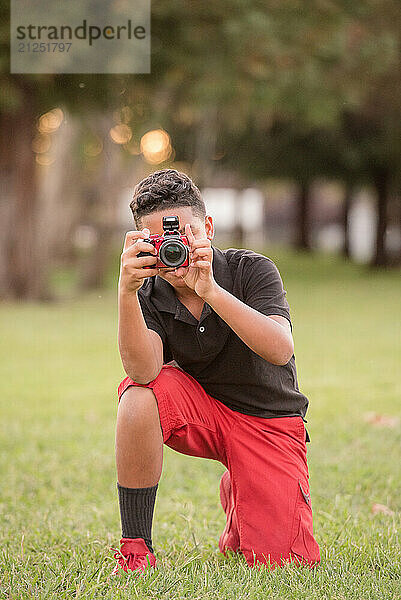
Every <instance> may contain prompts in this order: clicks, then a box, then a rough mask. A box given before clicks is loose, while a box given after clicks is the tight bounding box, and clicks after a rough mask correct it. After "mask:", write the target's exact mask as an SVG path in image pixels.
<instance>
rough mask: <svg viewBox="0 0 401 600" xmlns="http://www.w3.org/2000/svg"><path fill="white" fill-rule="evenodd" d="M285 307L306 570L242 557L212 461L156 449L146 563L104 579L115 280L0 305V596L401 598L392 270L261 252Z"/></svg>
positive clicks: (398, 284)
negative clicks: (301, 409) (303, 435)
mask: <svg viewBox="0 0 401 600" xmlns="http://www.w3.org/2000/svg"><path fill="white" fill-rule="evenodd" d="M265 253H266V255H267V256H270V257H271V258H273V260H274V261H275V262H276V264H277V266H278V268H279V270H280V273H281V275H282V278H283V281H284V287H285V289H286V290H287V298H288V301H289V303H290V306H291V315H292V320H293V335H294V341H295V357H296V364H297V369H298V379H299V384H300V389H301V391H302V392H303V393H304V394H306V395H307V396H308V398H309V400H310V406H309V411H308V414H307V417H306V418H307V420H308V423H307V428H308V431H309V434H310V437H311V443H310V444H308V445H307V447H308V460H309V471H310V486H311V495H312V504H313V510H314V529H315V535H316V539H317V541H318V542H319V544H320V548H321V555H322V562H321V565H320V566H319V567H318V568H317V569H316V570H314V571H310V570H309V569H308V568H296V567H286V568H282V569H276V570H275V571H272V572H270V571H268V570H267V569H262V570H261V571H258V570H254V569H250V568H249V567H248V566H247V565H246V563H245V560H244V559H243V558H242V557H241V556H238V555H231V556H230V557H228V558H225V557H224V556H223V555H221V554H220V553H219V552H218V547H217V544H218V539H219V536H220V533H221V530H222V529H223V527H224V523H225V516H224V513H223V510H222V508H221V506H220V503H219V480H220V476H221V474H222V473H223V471H224V467H223V465H221V464H219V463H217V462H214V461H207V460H205V459H199V458H193V457H188V456H184V455H180V454H178V453H176V452H174V451H173V450H170V449H169V448H167V447H165V453H164V457H165V459H164V467H163V474H162V478H161V481H160V484H159V491H158V496H157V500H156V507H155V517H154V525H153V542H154V547H155V552H156V555H157V559H158V568H157V570H156V571H154V572H152V573H151V574H150V575H149V576H147V577H142V578H141V579H138V580H135V579H134V578H132V577H131V576H125V575H124V576H123V577H122V578H121V579H120V581H119V582H116V581H112V580H110V579H109V573H110V571H111V570H112V568H113V566H114V562H115V560H114V558H113V552H112V551H111V550H110V546H113V547H117V545H118V540H119V538H120V534H121V531H120V518H119V510H118V502H117V488H116V470H115V462H114V427H115V419H116V410H117V394H116V389H117V385H118V383H119V382H120V380H121V379H122V378H123V377H124V372H123V370H122V367H121V364H120V359H119V355H118V350H117V332H116V323H117V309H116V289H115V286H114V289H111V290H107V291H105V292H97V293H91V294H88V295H86V296H85V297H83V298H79V299H75V300H74V299H70V300H68V301H65V302H62V301H60V302H57V303H54V304H48V305H39V304H32V303H31V304H14V303H2V304H0V328H1V332H2V335H1V342H0V365H1V366H0V369H1V378H0V389H1V394H0V410H1V413H0V415H1V419H0V432H1V442H0V443H1V455H0V486H1V494H0V537H1V544H0V598H4V599H5V598H7V599H9V600H11V599H13V600H14V599H22V598H24V599H25V598H41V599H42V598H57V599H59V598H60V599H62V598H78V597H79V598H94V599H95V598H96V599H97V598H110V599H113V600H114V599H119V598H141V599H145V598H158V599H171V598H190V599H191V600H195V599H198V598H199V599H206V598H207V599H209V598H210V599H212V598H213V599H215V598H221V599H231V598H241V599H246V598H252V599H259V598H260V599H261V598H263V599H270V598H272V599H273V598H274V599H280V600H284V599H308V600H310V599H314V598H318V599H322V600H323V599H325V600H343V599H355V600H367V599H374V600H379V599H386V600H389V599H399V598H401V543H400V531H401V522H400V515H401V460H400V458H401V456H400V455H401V452H400V450H401V382H400V365H401V278H400V272H399V271H398V272H396V271H393V272H391V271H389V272H375V271H369V270H367V269H366V268H364V267H362V266H358V265H347V264H344V263H343V262H342V261H341V260H340V259H338V258H334V257H331V256H330V255H323V256H320V257H318V258H315V259H312V258H311V257H309V256H308V255H302V254H298V255H294V254H292V253H291V252H287V251H283V250H281V249H279V248H277V250H270V251H269V250H267V251H266V252H265Z"/></svg>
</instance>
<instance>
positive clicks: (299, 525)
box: [290, 480, 320, 566]
mask: <svg viewBox="0 0 401 600" xmlns="http://www.w3.org/2000/svg"><path fill="white" fill-rule="evenodd" d="M291 539H292V542H291V550H290V552H291V554H293V555H294V559H295V561H296V562H297V563H300V564H308V565H310V566H313V565H314V564H316V563H318V562H320V550H319V545H318V543H317V542H316V540H315V538H314V537H313V521H312V505H311V499H310V493H309V486H308V484H307V483H306V482H302V481H301V480H298V489H297V500H296V503H295V516H294V524H293V530H292V537H291Z"/></svg>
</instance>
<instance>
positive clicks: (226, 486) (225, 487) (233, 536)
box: [219, 471, 240, 554]
mask: <svg viewBox="0 0 401 600" xmlns="http://www.w3.org/2000/svg"><path fill="white" fill-rule="evenodd" d="M220 501H221V505H222V507H223V510H224V512H225V513H226V515H227V523H226V526H225V528H224V531H223V533H222V534H221V536H220V540H219V550H220V552H222V553H223V554H226V550H232V551H233V552H238V550H239V546H240V541H239V533H238V522H237V515H236V513H235V508H234V496H233V492H232V488H231V478H230V473H229V472H228V471H225V472H224V473H223V475H222V477H221V480H220Z"/></svg>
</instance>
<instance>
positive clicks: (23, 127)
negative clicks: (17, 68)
mask: <svg viewBox="0 0 401 600" xmlns="http://www.w3.org/2000/svg"><path fill="white" fill-rule="evenodd" d="M18 84H19V88H20V93H21V105H20V108H19V110H18V111H17V112H16V113H15V114H13V115H12V116H10V118H9V129H8V130H9V132H10V137H11V142H12V143H11V145H10V151H9V160H10V161H13V164H12V166H11V170H12V178H11V184H12V190H11V193H12V197H11V199H12V200H13V209H12V217H11V219H12V222H11V230H10V232H9V243H8V248H7V264H6V270H7V272H6V281H7V284H6V287H7V290H6V295H7V296H10V297H14V298H18V299H21V300H22V299H26V300H27V299H31V300H48V299H49V293H48V287H47V271H46V262H45V261H44V260H43V256H41V253H40V252H39V250H38V248H39V244H38V242H39V240H38V235H37V223H38V219H39V216H40V215H39V202H38V193H37V178H36V162H35V155H34V152H33V150H32V141H33V137H34V135H35V119H36V117H37V114H36V108H35V104H34V101H33V99H34V93H33V91H32V90H31V87H30V86H31V84H30V83H29V82H27V81H24V80H23V79H22V78H21V79H19V80H18Z"/></svg>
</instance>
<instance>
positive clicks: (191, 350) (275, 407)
mask: <svg viewBox="0 0 401 600" xmlns="http://www.w3.org/2000/svg"><path fill="white" fill-rule="evenodd" d="M212 249H213V263H212V268H213V275H214V278H215V280H216V282H217V283H218V284H219V286H221V287H222V288H224V289H225V290H227V291H228V292H230V293H231V294H232V295H233V296H236V297H237V298H239V299H240V300H242V302H244V303H245V304H248V305H249V306H251V307H252V308H254V309H256V310H257V311H259V312H261V313H262V314H264V315H282V316H283V317H285V318H286V319H288V321H289V322H290V325H291V331H292V324H291V318H290V309H289V305H288V302H287V299H286V291H285V290H284V289H283V282H282V280H281V277H280V273H279V271H278V269H277V267H276V265H275V264H274V262H273V261H272V260H271V259H270V258H267V257H266V256H263V255H262V254H258V253H256V252H253V251H252V250H245V249H236V248H229V249H227V250H220V249H219V248H215V247H214V246H212ZM138 297H139V301H140V305H141V308H142V313H143V316H144V319H145V322H146V324H147V327H148V328H149V329H153V330H154V331H156V332H157V333H158V334H159V335H160V337H161V339H162V341H163V348H164V357H163V361H164V363H167V362H171V361H172V360H174V361H175V362H176V363H177V364H178V366H180V367H181V368H182V369H184V371H186V372H187V373H189V374H190V375H192V377H194V378H195V379H196V380H197V381H198V382H199V383H200V384H201V386H202V387H203V388H204V389H205V391H206V392H207V393H208V394H210V395H211V396H213V397H214V398H216V399H217V400H219V401H220V402H222V403H223V404H225V405H226V406H228V407H229V408H231V409H232V410H235V411H238V412H241V413H245V414H248V415H255V416H258V417H265V418H271V417H280V416H295V415H299V416H302V418H304V417H305V414H306V411H307V408H308V404H309V401H308V399H307V397H306V396H304V394H302V393H301V392H300V391H299V387H298V381H297V372H296V366H295V356H294V354H293V355H292V357H291V359H290V360H289V361H288V363H287V364H286V365H274V364H272V363H270V362H268V361H267V360H265V359H263V358H262V357H260V356H259V355H258V354H256V353H255V352H253V350H251V349H250V348H249V347H248V346H247V345H246V344H245V343H244V342H243V341H242V340H241V339H240V338H239V337H238V336H237V334H236V333H234V331H233V330H232V329H231V328H230V326H229V325H228V324H227V323H226V322H225V321H224V320H223V319H222V318H221V317H220V316H219V315H218V314H217V313H215V312H214V311H213V309H212V308H211V307H210V306H209V304H207V302H205V304H204V306H203V311H202V314H201V317H200V319H199V321H198V320H197V319H196V318H195V317H194V316H193V315H192V314H191V313H190V312H189V310H188V309H187V308H186V307H185V306H184V305H183V304H182V303H181V302H180V301H179V300H178V298H177V296H176V295H175V291H174V288H173V286H172V285H170V284H169V283H168V282H167V281H165V280H164V279H162V278H160V277H158V276H157V275H156V276H154V277H149V278H148V279H145V281H144V284H143V285H142V287H141V288H140V289H139V292H138Z"/></svg>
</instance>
